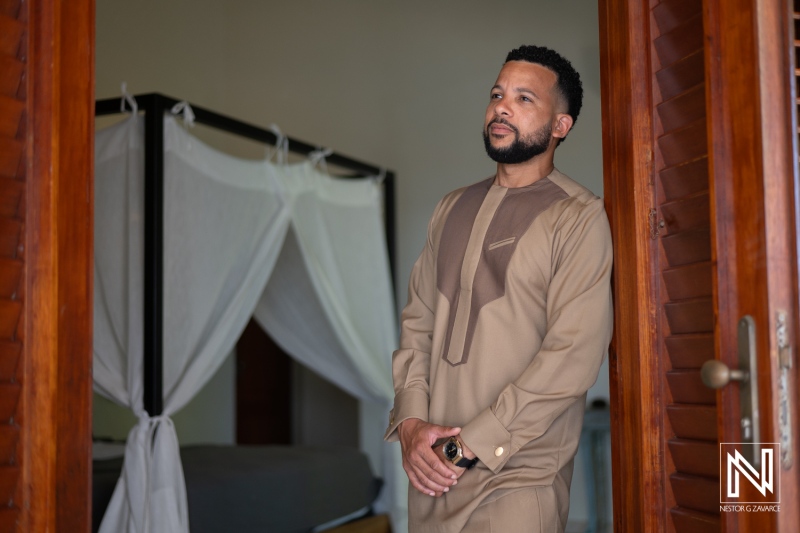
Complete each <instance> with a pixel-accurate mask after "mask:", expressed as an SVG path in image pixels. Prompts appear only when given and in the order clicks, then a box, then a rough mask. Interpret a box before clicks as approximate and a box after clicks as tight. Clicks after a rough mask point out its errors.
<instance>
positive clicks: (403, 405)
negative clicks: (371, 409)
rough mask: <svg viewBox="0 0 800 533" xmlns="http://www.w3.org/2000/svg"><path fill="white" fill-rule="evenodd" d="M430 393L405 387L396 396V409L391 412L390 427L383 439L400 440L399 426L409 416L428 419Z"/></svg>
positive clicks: (389, 440)
mask: <svg viewBox="0 0 800 533" xmlns="http://www.w3.org/2000/svg"><path fill="white" fill-rule="evenodd" d="M428 404H429V399H428V394H427V393H426V392H424V391H421V390H419V389H403V390H401V391H400V392H398V393H397V395H396V396H395V397H394V409H392V410H391V411H390V412H389V427H388V428H387V429H386V433H385V434H384V436H383V439H384V440H385V441H388V442H395V441H397V440H400V436H399V435H398V434H397V426H399V425H400V423H401V422H403V421H404V420H408V419H409V418H419V419H420V420H423V421H425V422H427V421H428Z"/></svg>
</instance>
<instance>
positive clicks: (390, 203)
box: [383, 172, 397, 300]
mask: <svg viewBox="0 0 800 533" xmlns="http://www.w3.org/2000/svg"><path fill="white" fill-rule="evenodd" d="M383 205H384V210H385V212H384V216H385V217H386V220H385V222H384V225H385V230H386V248H387V253H388V255H389V275H390V276H391V278H392V300H394V298H395V297H396V294H395V293H396V292H397V280H396V279H395V266H394V261H395V247H396V245H395V235H394V224H395V220H394V172H387V173H386V179H385V180H384V182H383Z"/></svg>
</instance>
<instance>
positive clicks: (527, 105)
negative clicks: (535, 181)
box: [483, 61, 560, 164]
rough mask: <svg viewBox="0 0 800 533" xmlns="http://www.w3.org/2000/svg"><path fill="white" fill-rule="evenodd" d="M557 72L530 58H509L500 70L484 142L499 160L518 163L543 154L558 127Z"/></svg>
mask: <svg viewBox="0 0 800 533" xmlns="http://www.w3.org/2000/svg"><path fill="white" fill-rule="evenodd" d="M556 81H557V79H556V74H555V72H553V71H552V70H550V69H548V68H546V67H543V66H542V65H539V64H536V63H529V62H527V61H509V62H508V63H506V64H505V65H503V68H502V69H501V70H500V75H499V76H498V77H497V82H496V83H495V85H494V87H493V88H492V92H491V99H490V101H489V106H488V107H487V108H486V118H485V120H484V128H483V141H484V144H485V146H486V153H487V154H489V157H491V158H492V159H493V160H494V161H497V162H498V163H508V164H516V163H522V162H525V161H528V160H530V159H531V158H533V157H535V156H537V155H539V154H542V153H544V152H545V151H547V149H548V148H549V147H550V143H551V141H553V142H555V141H556V139H553V136H552V133H553V127H554V125H555V126H556V127H557V122H556V115H557V113H556V111H557V107H558V105H559V104H560V102H559V99H558V96H557V94H556V91H555V84H556Z"/></svg>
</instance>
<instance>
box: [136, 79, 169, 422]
mask: <svg viewBox="0 0 800 533" xmlns="http://www.w3.org/2000/svg"><path fill="white" fill-rule="evenodd" d="M162 100H163V98H162V97H161V95H159V94H149V95H145V96H144V97H139V98H138V99H137V102H138V103H139V106H140V108H141V109H143V110H144V118H145V121H144V350H143V351H144V376H143V377H144V409H145V411H147V414H149V415H150V416H159V415H161V413H162V412H163V411H164V102H163V101H162Z"/></svg>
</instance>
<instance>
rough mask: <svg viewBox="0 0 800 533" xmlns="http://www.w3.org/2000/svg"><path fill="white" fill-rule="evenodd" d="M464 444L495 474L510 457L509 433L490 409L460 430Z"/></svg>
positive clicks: (511, 451)
mask: <svg viewBox="0 0 800 533" xmlns="http://www.w3.org/2000/svg"><path fill="white" fill-rule="evenodd" d="M461 439H462V440H463V441H464V444H466V445H467V447H468V448H469V449H470V450H472V453H474V454H475V455H477V456H478V459H480V461H481V462H482V463H483V464H485V465H486V466H487V467H488V468H489V469H490V470H491V471H492V472H494V473H495V474H497V473H498V472H500V470H501V469H502V468H503V465H505V464H506V462H507V461H508V459H509V458H510V457H511V454H512V453H513V450H512V449H511V433H509V432H508V430H507V429H506V428H505V426H503V424H501V423H500V421H499V420H498V419H497V417H496V416H494V413H493V412H492V411H491V409H486V410H485V411H483V412H481V414H479V415H478V416H476V417H475V418H474V419H472V421H470V422H469V423H468V424H466V425H465V426H464V427H463V428H462V429H461Z"/></svg>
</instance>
